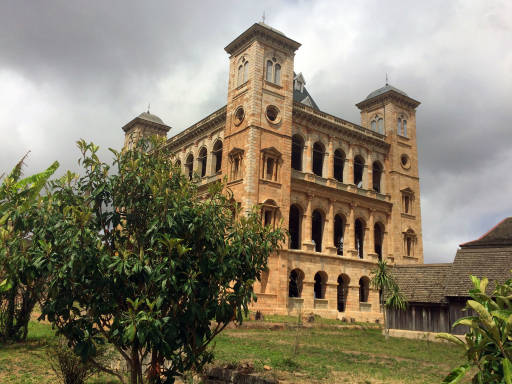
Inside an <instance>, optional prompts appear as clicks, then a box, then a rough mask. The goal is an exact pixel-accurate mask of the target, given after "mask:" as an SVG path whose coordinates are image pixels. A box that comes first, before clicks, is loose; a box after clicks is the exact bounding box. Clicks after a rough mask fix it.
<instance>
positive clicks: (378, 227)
mask: <svg viewBox="0 0 512 384" xmlns="http://www.w3.org/2000/svg"><path fill="white" fill-rule="evenodd" d="M373 243H374V251H375V253H376V254H377V256H378V257H379V260H382V244H383V243H384V225H383V224H381V223H375V225H374V226H373Z"/></svg>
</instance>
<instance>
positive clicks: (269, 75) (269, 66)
mask: <svg viewBox="0 0 512 384" xmlns="http://www.w3.org/2000/svg"><path fill="white" fill-rule="evenodd" d="M273 65H274V64H273V63H272V61H270V60H268V61H267V77H266V80H267V81H270V82H272V67H273Z"/></svg>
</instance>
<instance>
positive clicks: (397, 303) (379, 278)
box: [370, 260, 407, 338]
mask: <svg viewBox="0 0 512 384" xmlns="http://www.w3.org/2000/svg"><path fill="white" fill-rule="evenodd" d="M371 276H372V277H371V281H370V283H371V285H372V286H373V287H374V288H375V289H378V290H379V292H380V295H379V296H380V297H379V299H380V305H381V306H382V307H384V306H386V307H387V308H393V309H397V310H401V311H403V310H405V308H406V306H407V301H406V300H405V298H404V296H403V295H402V293H401V292H400V289H399V287H398V284H397V283H396V282H395V279H394V278H393V275H392V274H391V271H390V270H389V267H388V264H387V262H386V261H385V260H379V262H378V264H377V267H376V268H375V270H374V271H372V273H371ZM382 314H383V315H384V332H385V334H386V338H387V337H388V335H389V329H388V323H387V319H386V311H385V310H384V311H382Z"/></svg>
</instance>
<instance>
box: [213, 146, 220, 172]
mask: <svg viewBox="0 0 512 384" xmlns="http://www.w3.org/2000/svg"><path fill="white" fill-rule="evenodd" d="M213 161H215V173H217V172H220V169H221V167H222V141H220V140H218V141H217V142H216V143H215V145H214V146H213Z"/></svg>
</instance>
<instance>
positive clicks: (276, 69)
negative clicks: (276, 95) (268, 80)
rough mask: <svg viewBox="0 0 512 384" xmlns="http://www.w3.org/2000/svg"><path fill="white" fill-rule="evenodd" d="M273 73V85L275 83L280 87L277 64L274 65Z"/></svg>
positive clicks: (279, 71)
mask: <svg viewBox="0 0 512 384" xmlns="http://www.w3.org/2000/svg"><path fill="white" fill-rule="evenodd" d="M274 71H275V73H274V83H276V84H277V85H280V84H281V66H280V65H279V64H276V66H275V68H274Z"/></svg>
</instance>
